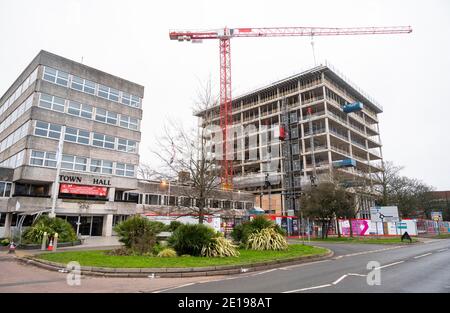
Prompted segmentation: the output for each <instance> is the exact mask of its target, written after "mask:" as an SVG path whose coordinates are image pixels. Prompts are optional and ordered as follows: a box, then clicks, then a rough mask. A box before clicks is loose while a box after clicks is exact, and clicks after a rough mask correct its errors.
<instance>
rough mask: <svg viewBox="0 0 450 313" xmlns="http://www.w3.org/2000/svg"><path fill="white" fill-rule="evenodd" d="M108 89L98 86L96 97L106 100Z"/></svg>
mask: <svg viewBox="0 0 450 313" xmlns="http://www.w3.org/2000/svg"><path fill="white" fill-rule="evenodd" d="M108 95H109V88H108V87H106V86H103V85H98V92H97V96H99V97H102V98H105V99H108Z"/></svg>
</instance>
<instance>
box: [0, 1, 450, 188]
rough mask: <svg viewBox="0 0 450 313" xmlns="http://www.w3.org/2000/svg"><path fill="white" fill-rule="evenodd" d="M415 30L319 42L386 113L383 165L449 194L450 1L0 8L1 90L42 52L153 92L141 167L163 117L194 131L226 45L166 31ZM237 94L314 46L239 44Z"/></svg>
mask: <svg viewBox="0 0 450 313" xmlns="http://www.w3.org/2000/svg"><path fill="white" fill-rule="evenodd" d="M393 25H411V26H412V27H413V32H412V33H411V34H409V35H381V36H380V35H374V36H345V37H344V36H339V37H322V38H316V39H315V47H316V55H317V58H318V59H319V60H325V59H326V60H328V61H330V62H331V63H332V64H334V65H335V66H336V67H337V68H338V69H340V70H341V71H342V72H343V73H344V74H345V75H346V76H348V77H349V78H350V79H351V80H352V81H353V82H354V83H356V84H357V85H358V86H359V87H361V88H362V89H363V90H365V91H367V92H368V93H369V94H370V95H371V96H372V97H374V98H375V99H376V100H377V101H378V102H379V103H380V104H381V105H382V106H383V107H384V112H383V113H382V114H381V115H380V116H379V117H380V129H381V139H382V142H383V154H384V157H385V160H392V161H394V162H395V163H396V164H398V165H403V166H405V170H404V171H403V174H405V175H407V176H410V177H415V178H419V179H421V180H423V181H424V182H426V183H428V184H431V185H433V186H435V187H437V189H440V190H449V189H450V163H449V161H448V160H449V158H450V144H449V143H450V140H449V139H448V136H449V134H450V122H449V121H450V119H449V117H450V105H449V100H448V99H449V98H448V97H447V96H446V92H447V91H448V90H449V87H450V1H446V0H441V1H438V0H434V1H432V0H429V1H392V0H391V1H358V0H356V1H350V0H348V1H342V0H340V1H333V0H330V1H325V0H323V1H317V0H315V1H300V0H293V1H286V0H277V1H263V0H257V1H249V0H247V1H242V0H240V1H235V0H228V1H212V0H203V1H202V0H197V1H182V0H180V1H137V0H136V1H134V0H127V1H123V0H122V1H112V0H106V1H93V0H78V1H77V0H65V1H61V0H57V1H45V0H40V1H20V0H14V1H9V0H0V40H1V45H0V69H1V71H0V73H1V76H0V94H3V93H4V92H5V91H6V90H7V89H8V88H9V86H10V85H11V84H12V83H13V81H14V80H15V79H16V78H17V76H18V75H19V74H20V72H22V70H23V69H24V68H25V67H26V66H27V65H28V63H29V62H30V61H31V60H32V58H33V57H34V56H35V55H36V54H37V53H38V52H39V50H41V49H44V50H48V51H50V52H53V53H56V54H59V55H61V56H64V57H67V58H69V59H73V60H76V61H81V59H82V58H83V60H84V64H86V65H89V66H92V67H95V68H98V69H100V70H103V71H105V72H108V73H111V74H114V75H117V76H120V77H123V78H126V79H128V80H131V81H133V82H137V83H139V84H141V85H144V86H145V98H144V102H143V109H144V118H143V121H142V128H141V131H142V142H141V145H140V152H141V160H142V161H144V162H151V158H152V154H151V153H150V146H151V145H152V143H153V142H154V138H155V136H157V135H158V133H160V129H161V127H162V125H163V123H164V121H165V120H167V119H169V118H171V119H176V120H180V121H183V122H184V123H186V125H189V124H192V123H193V122H194V121H195V119H194V118H193V117H192V107H193V101H194V99H195V95H196V90H197V89H198V88H199V85H200V84H201V82H204V81H206V80H207V79H208V78H209V77H211V79H212V81H213V83H214V88H215V90H217V92H218V90H219V89H218V77H219V76H218V75H219V59H218V53H219V47H218V42H217V41H216V40H211V41H204V43H203V44H196V45H194V44H189V43H179V42H177V41H171V40H169V36H168V32H169V29H216V28H223V27H224V26H228V27H231V28H233V27H276V26H328V27H356V26H393ZM231 55H232V76H233V91H234V94H240V93H243V92H245V91H248V90H251V89H252V88H254V87H258V86H262V85H265V84H267V83H270V82H272V81H275V80H277V79H281V78H283V77H285V76H287V75H290V74H293V73H295V72H298V71H300V70H302V69H304V68H307V67H310V66H311V65H312V64H313V55H312V50H311V45H310V38H306V37H287V38H236V39H233V40H232V43H231Z"/></svg>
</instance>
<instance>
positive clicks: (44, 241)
mask: <svg viewBox="0 0 450 313" xmlns="http://www.w3.org/2000/svg"><path fill="white" fill-rule="evenodd" d="M47 239H48V235H47V232H44V236H43V237H42V244H41V250H45V247H46V246H47Z"/></svg>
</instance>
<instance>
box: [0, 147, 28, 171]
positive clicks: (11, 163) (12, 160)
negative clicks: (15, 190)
mask: <svg viewBox="0 0 450 313" xmlns="http://www.w3.org/2000/svg"><path fill="white" fill-rule="evenodd" d="M24 155H25V150H22V151H20V152H18V153H16V154H14V155H13V156H11V157H9V158H7V159H6V160H4V161H2V162H0V166H2V167H11V168H16V167H19V166H21V165H22V164H23V157H24Z"/></svg>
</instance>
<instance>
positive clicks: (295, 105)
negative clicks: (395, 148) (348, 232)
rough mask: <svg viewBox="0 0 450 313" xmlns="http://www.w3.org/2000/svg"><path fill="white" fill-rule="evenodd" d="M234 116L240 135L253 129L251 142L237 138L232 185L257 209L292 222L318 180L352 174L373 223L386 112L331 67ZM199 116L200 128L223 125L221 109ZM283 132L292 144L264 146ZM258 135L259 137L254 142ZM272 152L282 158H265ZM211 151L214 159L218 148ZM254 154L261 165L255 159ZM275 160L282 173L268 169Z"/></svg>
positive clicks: (259, 93) (278, 85) (280, 86)
mask: <svg viewBox="0 0 450 313" xmlns="http://www.w3.org/2000/svg"><path fill="white" fill-rule="evenodd" d="M357 102H360V103H362V109H361V106H359V109H358V110H356V111H354V112H351V113H345V112H344V110H343V108H344V106H345V105H348V104H353V103H357ZM356 107H358V105H357V106H356ZM232 109H233V112H232V120H233V126H234V127H236V126H239V127H243V128H244V129H248V126H249V125H250V126H252V128H250V135H249V134H247V133H245V131H244V132H243V133H242V132H241V133H237V134H238V135H237V136H236V137H234V145H232V147H234V148H235V149H236V150H235V151H234V152H235V160H234V163H233V164H234V165H233V171H234V179H233V185H234V186H235V187H236V188H242V189H246V190H249V191H252V192H253V193H254V194H255V195H257V197H256V205H259V206H260V207H262V208H263V209H265V210H266V211H268V210H270V211H272V212H271V213H275V212H276V213H278V214H280V213H283V214H287V213H290V214H293V213H294V212H293V211H294V210H297V209H298V207H299V205H300V206H301V204H298V200H292V199H291V198H297V199H298V197H297V196H298V195H299V193H300V192H301V190H302V188H305V187H306V186H307V185H308V184H311V176H313V177H315V180H314V181H313V183H318V182H320V181H323V180H327V179H330V177H332V175H331V174H332V173H333V171H339V172H341V173H343V174H346V177H347V178H346V179H347V183H350V184H351V182H352V181H354V182H356V181H358V182H359V185H361V183H360V182H361V181H364V184H366V183H367V185H365V186H367V188H361V190H362V189H364V192H363V193H362V192H360V193H359V196H358V208H359V216H361V217H365V216H368V214H369V208H370V206H372V205H373V203H374V196H373V194H372V191H371V188H370V187H371V183H372V176H373V174H374V173H377V172H379V171H380V170H381V160H382V153H381V141H380V132H379V126H378V114H379V113H381V112H382V107H381V106H380V105H379V104H377V103H376V102H375V101H374V100H373V99H371V98H370V97H369V96H368V95H366V94H365V93H364V92H363V91H361V90H360V89H359V88H358V87H356V86H355V85H353V83H351V82H350V81H349V80H348V79H347V78H345V77H344V76H343V75H342V74H340V73H339V72H338V71H337V70H335V69H334V68H333V67H332V66H331V65H329V64H327V65H320V66H316V67H314V68H312V69H310V70H307V71H304V72H302V73H299V74H297V75H293V76H291V77H288V78H286V79H283V80H281V81H277V82H275V83H273V84H270V85H268V86H265V87H262V88H259V89H257V90H253V91H250V92H248V93H246V94H244V95H241V96H238V97H236V98H235V99H234V100H233V103H232ZM196 115H197V116H198V117H199V119H200V122H199V125H202V126H206V125H211V124H213V125H219V124H220V122H219V120H220V113H219V106H215V107H212V108H208V109H206V110H203V111H201V112H198V113H196ZM280 126H282V127H283V129H288V130H289V132H288V134H287V137H286V139H285V140H284V141H279V142H276V141H275V142H274V141H272V142H270V141H269V142H268V143H266V142H265V141H264V140H263V138H274V135H275V133H276V132H275V130H276V129H279V127H280ZM251 129H254V130H256V131H255V132H253V134H252V130H251ZM252 135H254V136H256V137H257V138H256V141H255V140H253V142H256V145H255V146H253V147H252V146H251V145H249V143H250V142H252V140H250V137H251V136H252ZM264 136H269V137H264ZM239 141H240V142H239ZM268 145H271V146H272V148H275V149H279V150H278V151H279V153H273V151H275V150H270V149H269V150H266V149H267V146H268ZM286 145H287V146H286ZM210 147H211V149H212V150H211V152H212V155H214V152H215V148H214V144H213V143H211V144H210ZM286 148H287V149H286ZM252 149H256V155H257V158H256V159H251V158H249V155H250V154H251V150H252ZM265 151H270V153H268V154H267V153H265ZM253 152H255V151H253ZM254 155H255V154H254ZM236 156H240V157H237V158H236ZM268 158H269V159H268ZM274 159H275V160H278V161H279V162H278V165H277V167H276V168H271V169H267V164H268V161H274ZM344 160H345V161H344ZM342 161H344V162H342ZM339 164H340V165H339ZM342 165H347V166H348V165H350V166H348V167H343V166H342ZM339 166H340V168H339ZM335 176H336V175H335ZM288 177H290V179H289V180H290V181H288ZM293 195H297V196H293ZM288 198H289V199H291V200H292V202H291V201H288ZM295 201H297V202H295ZM295 203H296V204H295ZM274 211H275V212H274Z"/></svg>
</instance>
